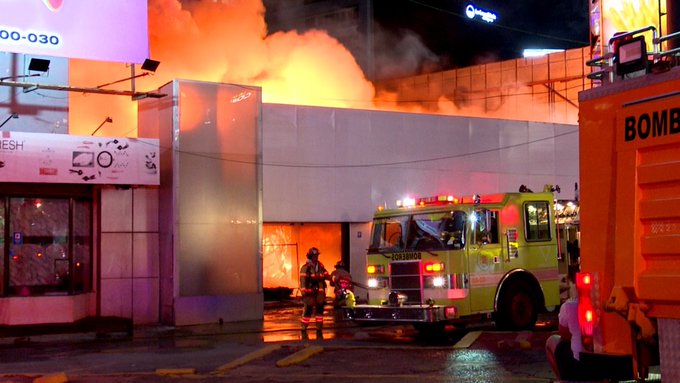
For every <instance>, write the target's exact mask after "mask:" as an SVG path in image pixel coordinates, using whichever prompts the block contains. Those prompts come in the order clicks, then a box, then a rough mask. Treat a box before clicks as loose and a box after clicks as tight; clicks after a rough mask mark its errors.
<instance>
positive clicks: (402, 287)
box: [352, 186, 560, 333]
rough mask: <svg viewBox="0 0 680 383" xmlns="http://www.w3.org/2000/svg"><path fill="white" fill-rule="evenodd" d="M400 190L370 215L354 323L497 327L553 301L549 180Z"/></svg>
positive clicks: (523, 324) (524, 325) (523, 320)
mask: <svg viewBox="0 0 680 383" xmlns="http://www.w3.org/2000/svg"><path fill="white" fill-rule="evenodd" d="M547 189H549V190H548V191H544V192H537V193H533V192H523V193H521V192H517V193H502V194H493V195H473V196H466V197H454V196H448V195H440V196H434V197H428V198H418V199H414V198H409V199H405V200H403V201H398V202H397V207H396V208H392V209H384V208H379V209H378V211H377V212H376V213H375V215H374V219H373V226H372V232H371V239H370V246H369V249H368V254H367V273H368V283H367V286H368V302H367V304H359V305H356V306H355V307H354V308H353V309H352V319H353V320H355V321H358V322H370V321H374V322H392V323H394V322H402V323H409V324H413V325H414V326H415V327H416V329H418V330H419V331H422V332H427V333H439V332H440V331H442V330H443V329H444V326H446V325H447V324H453V325H456V324H460V323H464V322H466V321H470V320H472V319H475V318H477V319H481V318H489V317H493V318H494V320H495V321H496V324H497V325H498V326H499V327H500V328H504V329H530V328H532V327H534V325H535V323H536V320H537V315H538V312H539V311H540V310H542V309H544V308H546V307H548V308H554V307H556V306H558V305H559V304H560V296H559V289H560V270H559V259H558V236H557V233H558V232H557V230H556V221H555V219H556V218H555V199H554V195H553V193H552V191H553V189H554V188H552V187H550V186H547Z"/></svg>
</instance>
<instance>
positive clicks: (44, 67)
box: [0, 57, 50, 81]
mask: <svg viewBox="0 0 680 383" xmlns="http://www.w3.org/2000/svg"><path fill="white" fill-rule="evenodd" d="M49 70H50V60H46V59H39V58H36V57H33V58H31V61H30V62H29V63H28V71H29V73H28V74H20V75H16V76H7V77H0V81H5V80H9V79H13V80H16V79H19V78H26V77H38V76H42V74H43V73H47V72H48V71H49ZM30 72H39V73H30Z"/></svg>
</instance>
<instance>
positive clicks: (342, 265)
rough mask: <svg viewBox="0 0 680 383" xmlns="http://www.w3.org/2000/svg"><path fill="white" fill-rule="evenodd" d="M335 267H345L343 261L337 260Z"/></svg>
mask: <svg viewBox="0 0 680 383" xmlns="http://www.w3.org/2000/svg"><path fill="white" fill-rule="evenodd" d="M335 268H336V269H338V268H340V269H344V268H345V263H344V262H342V261H338V263H336V264H335Z"/></svg>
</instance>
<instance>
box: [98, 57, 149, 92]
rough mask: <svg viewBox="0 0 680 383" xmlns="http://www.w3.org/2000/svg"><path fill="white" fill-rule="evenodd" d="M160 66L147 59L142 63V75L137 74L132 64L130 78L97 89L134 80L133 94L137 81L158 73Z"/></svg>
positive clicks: (99, 86)
mask: <svg viewBox="0 0 680 383" xmlns="http://www.w3.org/2000/svg"><path fill="white" fill-rule="evenodd" d="M158 65H160V62H159V61H156V60H151V59H146V60H144V63H142V70H143V71H144V72H142V73H140V74H135V64H130V68H131V71H132V73H131V75H130V77H126V78H124V79H120V80H116V81H112V82H108V83H106V84H102V85H98V86H97V89H100V88H103V87H105V86H109V85H113V84H118V83H119V82H123V81H127V80H132V92H134V91H135V79H136V78H139V77H144V76H148V75H150V74H152V73H153V72H155V71H156V69H158Z"/></svg>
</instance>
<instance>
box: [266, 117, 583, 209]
mask: <svg viewBox="0 0 680 383" xmlns="http://www.w3.org/2000/svg"><path fill="white" fill-rule="evenodd" d="M577 132H578V127H577V126H576V125H565V124H552V123H537V122H528V121H512V120H497V119H484V118H470V117H456V116H441V115H425V114H410V113H397V112H378V111H366V110H356V109H333V108H320V107H306V106H296V105H277V104H264V105H263V163H264V167H263V180H264V186H263V193H264V194H263V195H264V196H263V201H264V203H263V212H264V220H265V222H367V221H370V220H371V217H372V214H373V212H374V210H375V207H376V206H378V205H382V204H388V205H390V206H393V205H394V202H395V201H396V200H397V199H401V198H403V197H404V196H405V195H408V194H411V195H435V194H438V193H453V194H457V195H467V194H474V193H478V194H484V193H496V192H508V191H517V190H518V188H519V186H520V185H522V184H524V185H526V186H527V187H529V188H531V189H532V190H534V191H540V190H542V189H543V186H544V185H545V184H553V185H555V184H557V185H560V187H561V188H562V192H561V193H560V194H559V195H558V197H559V198H564V199H567V198H573V196H574V190H573V189H574V183H576V182H577V180H578V133H577Z"/></svg>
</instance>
